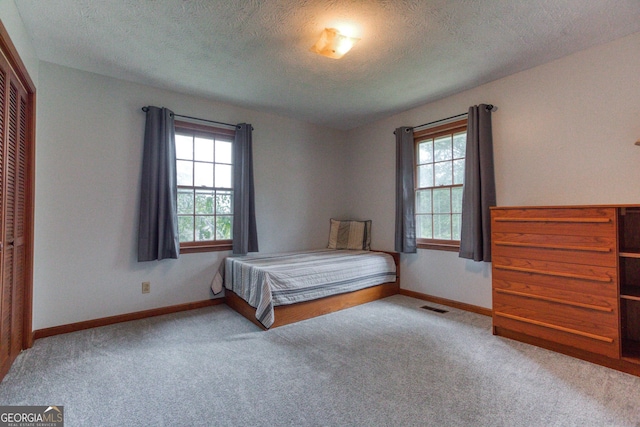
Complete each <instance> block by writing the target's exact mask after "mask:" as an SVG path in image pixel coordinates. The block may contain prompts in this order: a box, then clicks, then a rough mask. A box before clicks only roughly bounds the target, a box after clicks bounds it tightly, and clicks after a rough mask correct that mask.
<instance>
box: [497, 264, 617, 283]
mask: <svg viewBox="0 0 640 427" xmlns="http://www.w3.org/2000/svg"><path fill="white" fill-rule="evenodd" d="M495 268H497V269H500V270H510V271H518V272H521V273H534V274H543V275H545V276H555V277H566V278H569V279H580V280H590V281H593V282H602V283H610V282H611V277H609V276H607V277H598V276H587V275H584V274H575V273H563V272H560V271H547V270H537V269H535V268H525V267H512V266H510V265H499V264H496V265H495Z"/></svg>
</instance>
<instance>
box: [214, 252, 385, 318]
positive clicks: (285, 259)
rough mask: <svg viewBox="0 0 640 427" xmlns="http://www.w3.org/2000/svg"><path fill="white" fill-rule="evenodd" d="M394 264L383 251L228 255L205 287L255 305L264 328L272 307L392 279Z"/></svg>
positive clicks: (272, 314) (365, 286) (257, 315)
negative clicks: (209, 283)
mask: <svg viewBox="0 0 640 427" xmlns="http://www.w3.org/2000/svg"><path fill="white" fill-rule="evenodd" d="M395 280H396V265H395V263H394V260H393V257H392V256H391V255H389V254H387V253H384V252H375V251H357V250H336V249H318V250H312V251H303V252H288V253H280V254H263V255H247V256H238V257H236V256H231V257H227V258H225V259H224V261H223V262H222V263H221V265H220V268H219V269H218V271H217V273H216V275H215V277H214V279H213V282H212V285H211V289H212V290H213V292H214V294H218V293H220V292H222V290H223V288H226V289H229V290H231V291H233V292H234V293H235V294H237V295H238V296H239V297H240V298H242V299H244V300H245V301H246V302H247V303H248V304H249V305H250V306H252V307H254V308H255V309H256V319H257V320H258V321H259V322H260V323H261V324H263V325H264V326H265V327H266V328H269V327H270V326H271V325H272V324H273V322H274V312H273V308H274V307H276V306H280V305H287V304H295V303H298V302H303V301H310V300H314V299H319V298H323V297H326V296H330V295H336V294H341V293H346V292H352V291H356V290H360V289H364V288H367V287H371V286H376V285H380V284H382V283H387V282H395Z"/></svg>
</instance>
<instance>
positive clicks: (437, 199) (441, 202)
mask: <svg viewBox="0 0 640 427" xmlns="http://www.w3.org/2000/svg"><path fill="white" fill-rule="evenodd" d="M433 212H434V213H450V212H451V189H449V188H435V189H434V190H433Z"/></svg>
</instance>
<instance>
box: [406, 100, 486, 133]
mask: <svg viewBox="0 0 640 427" xmlns="http://www.w3.org/2000/svg"><path fill="white" fill-rule="evenodd" d="M485 108H486V109H487V111H497V110H498V107H496V106H494V105H493V104H487V106H486V107H485ZM468 114H469V113H461V114H456V115H455V116H451V117H447V118H446V119H440V120H435V121H433V122H429V123H423V124H421V125H418V126H413V127H412V128H411V129H416V128H421V127H425V126H429V125H435V124H436V123H440V122H446V121H447V120H451V119H457V118H458V117H463V116H467V115H468Z"/></svg>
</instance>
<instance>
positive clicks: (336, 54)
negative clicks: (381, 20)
mask: <svg viewBox="0 0 640 427" xmlns="http://www.w3.org/2000/svg"><path fill="white" fill-rule="evenodd" d="M359 40H360V39H358V38H355V37H349V36H345V35H344V34H341V33H340V31H338V30H336V29H335V28H325V29H324V31H322V34H320V39H319V40H318V41H317V42H316V44H314V45H313V46H311V51H312V52H315V53H317V54H320V55H322V56H326V57H328V58H333V59H340V58H342V57H343V56H344V54H345V53H347V52H349V50H350V49H351V48H352V47H353V45H354V44H356V43H357V42H358V41H359Z"/></svg>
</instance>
